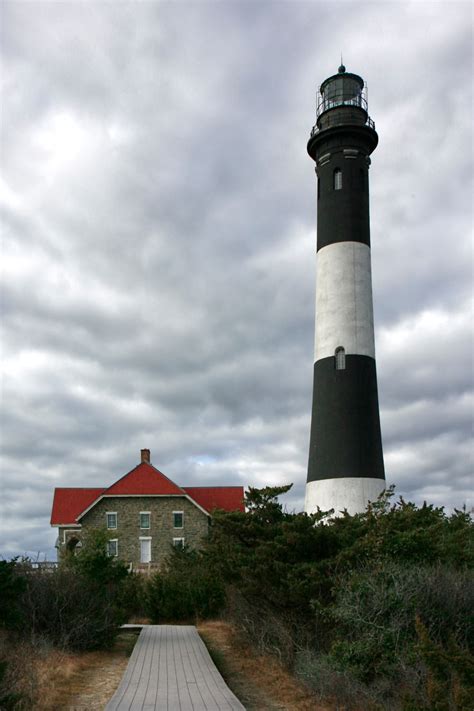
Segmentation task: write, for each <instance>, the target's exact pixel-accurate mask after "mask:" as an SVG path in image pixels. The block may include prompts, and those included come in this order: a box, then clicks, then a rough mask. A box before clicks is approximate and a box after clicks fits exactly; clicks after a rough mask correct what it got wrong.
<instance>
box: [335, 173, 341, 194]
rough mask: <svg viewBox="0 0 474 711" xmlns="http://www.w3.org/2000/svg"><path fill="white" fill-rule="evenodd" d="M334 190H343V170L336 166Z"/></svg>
mask: <svg viewBox="0 0 474 711" xmlns="http://www.w3.org/2000/svg"><path fill="white" fill-rule="evenodd" d="M334 190H342V170H341V169H340V168H336V170H335V171H334Z"/></svg>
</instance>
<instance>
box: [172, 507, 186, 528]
mask: <svg viewBox="0 0 474 711" xmlns="http://www.w3.org/2000/svg"><path fill="white" fill-rule="evenodd" d="M175 514H181V517H182V518H181V521H182V524H181V526H175V525H174V515H175ZM173 528H176V529H177V530H179V531H180V530H181V529H182V528H184V511H173Z"/></svg>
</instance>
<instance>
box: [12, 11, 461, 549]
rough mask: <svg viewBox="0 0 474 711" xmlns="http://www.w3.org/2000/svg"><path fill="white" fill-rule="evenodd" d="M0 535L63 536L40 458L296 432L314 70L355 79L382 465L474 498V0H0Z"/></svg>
mask: <svg viewBox="0 0 474 711" xmlns="http://www.w3.org/2000/svg"><path fill="white" fill-rule="evenodd" d="M1 13H2V18H1V20H2V37H1V43H2V48H3V63H2V65H3V88H2V100H3V125H2V133H1V143H2V146H1V147H2V182H1V205H2V228H3V243H2V264H3V274H2V329H3V333H2V365H3V369H4V375H3V380H2V396H3V404H2V420H1V435H2V461H1V505H2V508H1V514H0V517H1V524H2V533H1V544H0V550H1V553H2V554H3V555H4V556H6V557H9V556H11V555H14V554H18V553H20V554H21V553H24V552H28V553H29V554H30V555H36V554H37V552H41V554H42V555H43V556H44V555H46V556H47V557H48V558H51V557H52V556H53V555H54V541H55V537H56V531H55V530H53V529H51V528H50V527H49V517H50V512H51V502H52V495H53V489H54V487H55V486H100V485H104V486H105V485H109V484H111V483H112V482H113V481H115V480H116V479H117V478H119V477H120V476H121V475H123V474H124V473H125V472H127V471H128V470H130V469H131V468H132V467H134V466H135V465H136V464H137V463H138V461H139V450H140V448H142V447H148V448H150V449H151V452H152V461H153V463H154V464H155V466H157V467H158V468H159V469H161V470H162V471H163V472H165V473H166V474H167V475H168V476H170V477H171V478H173V479H175V480H176V481H177V482H178V483H180V484H183V485H199V484H200V485H212V484H216V485H219V484H243V485H245V486H247V485H252V486H263V485H266V484H283V483H287V482H288V483H289V482H293V483H294V486H293V490H292V492H291V495H288V496H287V497H286V504H287V506H288V508H289V509H290V510H292V509H295V510H301V509H302V506H303V494H304V485H305V481H306V467H307V457H308V443H309V428H310V410H311V395H312V372H313V334H314V295H315V229H316V203H315V187H316V185H315V175H314V164H313V163H312V161H311V160H310V158H309V157H308V156H307V154H306V141H307V138H308V136H309V131H310V129H311V126H312V125H313V123H314V121H315V97H316V91H317V87H318V86H319V84H320V83H321V82H322V80H324V79H325V78H326V77H327V76H329V75H331V74H333V73H334V72H335V71H337V67H338V65H339V62H340V52H341V51H342V52H343V57H344V63H345V64H346V66H347V69H348V71H353V72H356V73H359V74H361V75H362V76H363V77H364V79H365V80H366V81H367V83H368V89H369V111H370V115H371V117H372V118H373V119H374V121H375V123H376V127H377V131H378V133H379V138H380V142H379V146H378V148H377V150H376V151H375V153H374V155H373V156H372V167H371V175H370V179H371V231H372V266H373V286H374V301H375V321H376V347H377V368H378V378H379V395H380V405H381V421H382V432H383V441H384V451H385V465H386V473H387V479H388V481H389V483H394V484H396V486H397V491H398V493H400V494H403V495H404V496H406V497H408V498H410V499H411V500H414V501H416V502H418V503H421V502H422V501H423V500H424V499H426V500H427V501H428V502H430V503H435V504H440V505H445V506H447V507H453V506H462V505H463V504H464V503H467V505H468V506H470V505H472V503H473V500H472V498H470V497H471V489H472V479H471V478H470V477H471V472H472V464H473V462H472V440H471V439H470V436H471V435H470V428H471V422H472V413H473V398H472V345H471V331H472V310H471V309H472V307H471V298H472V286H471V284H472V243H471V231H472V211H471V195H472V177H473V170H472V158H473V151H472V137H471V127H472V120H473V112H472V74H471V72H472V41H473V34H472V5H471V4H470V3H456V2H451V3H441V2H438V3H427V2H409V3H401V2H394V3H385V2H379V3H367V4H366V3H358V2H348V3H343V2H327V3H324V2H322V3H320V2H289V1H288V2H243V1H240V2H226V1H223V2H207V1H202V2H200V1H196V2H185V1H179V2H178V1H176V2H147V3H145V2H143V3H105V2H104V3H100V2H86V3H79V2H71V3H68V2H54V3H43V2H34V3H28V2H6V1H5V0H4V1H3V2H2V4H1Z"/></svg>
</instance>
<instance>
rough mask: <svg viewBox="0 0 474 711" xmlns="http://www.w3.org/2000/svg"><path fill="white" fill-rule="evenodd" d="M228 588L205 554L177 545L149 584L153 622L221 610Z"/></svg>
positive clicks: (214, 613) (148, 605) (196, 617)
mask: <svg viewBox="0 0 474 711" xmlns="http://www.w3.org/2000/svg"><path fill="white" fill-rule="evenodd" d="M223 604H224V588H223V586H222V583H221V581H220V579H219V578H218V577H217V576H216V574H215V573H214V572H213V571H212V570H211V569H210V568H209V567H208V565H207V564H206V561H205V560H204V559H203V557H202V555H201V554H200V553H199V552H197V551H194V550H188V549H186V548H185V549H183V550H180V549H174V550H173V551H172V553H171V554H170V555H169V556H168V558H167V560H166V563H165V566H164V568H163V570H161V571H160V572H159V573H156V574H155V575H154V576H153V578H152V579H151V580H150V582H149V585H148V604H147V612H148V616H149V617H150V618H151V619H152V621H153V622H155V623H158V622H163V621H178V620H196V619H205V618H208V617H212V616H214V615H216V614H218V613H219V611H220V610H221V608H222V606H223Z"/></svg>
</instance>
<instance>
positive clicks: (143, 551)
mask: <svg viewBox="0 0 474 711" xmlns="http://www.w3.org/2000/svg"><path fill="white" fill-rule="evenodd" d="M150 561H151V538H142V539H140V563H149V562H150Z"/></svg>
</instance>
